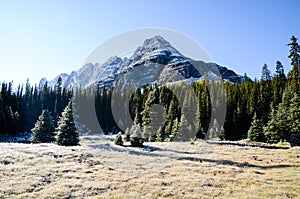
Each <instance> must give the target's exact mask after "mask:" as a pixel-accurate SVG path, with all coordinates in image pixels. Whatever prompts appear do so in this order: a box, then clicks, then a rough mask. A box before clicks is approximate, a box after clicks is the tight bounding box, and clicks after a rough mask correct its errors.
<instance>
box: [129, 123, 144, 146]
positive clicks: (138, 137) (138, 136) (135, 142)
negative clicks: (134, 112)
mask: <svg viewBox="0 0 300 199" xmlns="http://www.w3.org/2000/svg"><path fill="white" fill-rule="evenodd" d="M130 144H131V146H133V147H143V144H144V139H143V138H142V133H141V130H140V126H139V125H138V124H134V125H133V126H132V128H131V132H130Z"/></svg>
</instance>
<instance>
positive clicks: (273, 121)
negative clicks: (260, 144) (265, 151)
mask: <svg viewBox="0 0 300 199" xmlns="http://www.w3.org/2000/svg"><path fill="white" fill-rule="evenodd" d="M264 134H265V137H266V142H267V143H271V144H272V143H278V142H279V141H280V140H281V138H282V136H281V131H280V130H279V128H278V118H277V115H276V112H275V110H274V109H272V112H271V115H270V120H269V121H268V124H267V126H265V127H264Z"/></svg>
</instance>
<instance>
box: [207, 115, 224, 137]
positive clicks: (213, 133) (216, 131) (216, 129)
mask: <svg viewBox="0 0 300 199" xmlns="http://www.w3.org/2000/svg"><path fill="white" fill-rule="evenodd" d="M220 133H221V128H220V126H219V124H218V121H217V120H216V119H214V121H213V125H212V127H211V129H210V130H209V136H208V138H207V139H213V138H218V137H219V135H220Z"/></svg>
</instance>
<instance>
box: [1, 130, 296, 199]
mask: <svg viewBox="0 0 300 199" xmlns="http://www.w3.org/2000/svg"><path fill="white" fill-rule="evenodd" d="M81 141H82V142H81V143H82V145H81V146H76V147H61V146H57V145H54V144H36V145H32V144H9V143H0V184H1V186H0V198H105V199H106V198H299V196H300V148H299V147H294V148H290V149H287V150H284V149H262V148H256V147H240V146H232V145H228V146H223V145H222V146H219V145H211V144H207V143H205V142H201V141H199V142H198V141H197V142H194V143H193V144H191V143H189V142H186V143H176V142H171V143H146V144H145V145H147V146H150V147H151V148H148V149H147V150H142V149H139V148H131V147H120V146H115V145H114V144H113V142H112V139H111V138H110V137H100V136H85V137H82V138H81Z"/></svg>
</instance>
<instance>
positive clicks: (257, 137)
mask: <svg viewBox="0 0 300 199" xmlns="http://www.w3.org/2000/svg"><path fill="white" fill-rule="evenodd" d="M248 139H249V140H250V141H255V142H263V141H265V136H264V132H263V124H262V122H261V120H259V119H257V116H256V113H255V114H254V116H253V120H252V123H251V127H250V129H249V131H248Z"/></svg>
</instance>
